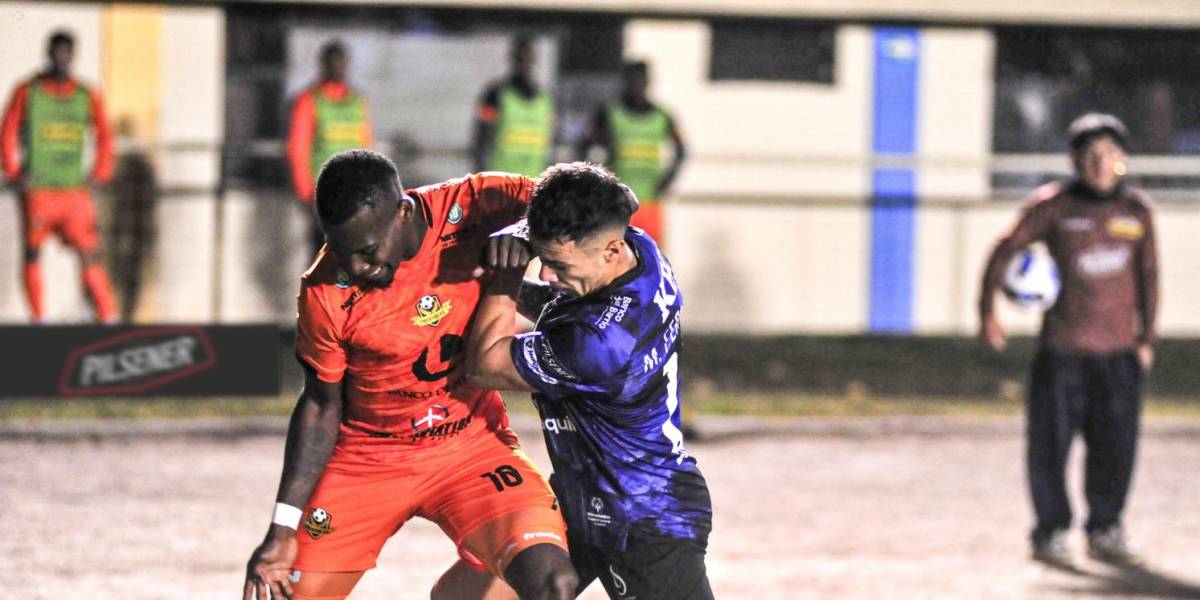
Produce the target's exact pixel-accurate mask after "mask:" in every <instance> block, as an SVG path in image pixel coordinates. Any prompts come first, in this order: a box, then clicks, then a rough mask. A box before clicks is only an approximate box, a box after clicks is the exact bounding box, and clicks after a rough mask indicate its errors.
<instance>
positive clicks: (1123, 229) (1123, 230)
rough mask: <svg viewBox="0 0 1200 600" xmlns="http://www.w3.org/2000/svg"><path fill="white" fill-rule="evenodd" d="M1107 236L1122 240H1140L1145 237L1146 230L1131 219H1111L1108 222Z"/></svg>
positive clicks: (1139, 222) (1126, 217) (1137, 221)
mask: <svg viewBox="0 0 1200 600" xmlns="http://www.w3.org/2000/svg"><path fill="white" fill-rule="evenodd" d="M1108 235H1111V236H1113V237H1115V238H1120V239H1123V240H1140V239H1142V236H1144V235H1146V228H1145V227H1144V226H1143V225H1142V222H1141V221H1139V220H1137V219H1135V218H1133V217H1128V216H1120V217H1113V218H1111V219H1109V220H1108Z"/></svg>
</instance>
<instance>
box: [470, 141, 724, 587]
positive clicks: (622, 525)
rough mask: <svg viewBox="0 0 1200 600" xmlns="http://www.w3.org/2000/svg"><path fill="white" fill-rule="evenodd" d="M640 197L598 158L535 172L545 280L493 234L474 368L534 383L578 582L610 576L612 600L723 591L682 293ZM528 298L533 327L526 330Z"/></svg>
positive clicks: (535, 230) (533, 238) (501, 383)
mask: <svg viewBox="0 0 1200 600" xmlns="http://www.w3.org/2000/svg"><path fill="white" fill-rule="evenodd" d="M631 196H632V192H629V191H628V188H626V187H625V186H623V185H622V184H621V183H620V182H619V181H618V180H617V178H616V177H615V176H613V175H612V174H611V173H609V172H608V171H607V170H605V169H603V168H601V167H598V166H594V165H590V164H586V163H570V164H560V165H556V166H553V167H551V168H549V169H548V170H546V172H544V173H543V174H542V175H541V177H539V178H538V180H537V182H536V184H535V187H534V192H533V200H532V202H531V204H530V207H529V216H528V234H527V235H528V240H529V242H530V247H531V248H532V251H533V254H535V255H536V256H537V257H538V258H540V259H541V261H542V266H541V272H540V278H541V280H542V281H543V282H544V283H545V284H544V285H530V282H524V285H523V282H522V273H523V271H524V268H523V267H524V265H525V263H526V262H527V260H528V259H527V257H525V256H520V252H519V250H520V247H519V245H517V244H515V243H514V244H509V245H505V246H503V248H505V249H507V250H501V251H499V252H497V251H496V250H495V248H496V247H497V246H496V245H493V246H492V247H491V248H492V249H493V250H492V254H493V255H492V256H491V257H489V259H488V261H487V262H488V264H491V265H494V266H496V267H498V268H497V269H496V270H495V271H494V272H493V274H492V280H491V282H490V284H489V285H488V289H487V291H486V292H485V295H484V297H483V299H482V300H481V301H480V304H479V307H478V309H477V311H476V314H475V323H474V326H473V330H472V333H471V336H470V338H469V340H468V367H467V369H468V378H469V379H470V380H471V382H472V384H473V385H476V386H480V387H482V388H490V389H501V390H523V391H530V392H533V400H534V403H535V404H536V405H537V408H538V412H539V413H540V415H541V419H542V429H543V432H544V434H545V437H546V445H547V448H548V450H549V453H550V461H551V463H552V464H553V467H554V475H553V476H552V477H551V485H552V486H553V487H554V491H555V494H556V495H557V496H558V499H559V502H560V503H561V506H562V509H563V516H564V517H565V519H566V521H567V529H568V545H569V547H570V552H571V561H572V562H573V563H574V565H575V568H576V570H577V571H578V572H579V578H580V587H579V591H582V590H583V589H584V588H585V587H587V586H588V585H589V584H590V583H591V582H592V581H594V580H595V579H597V578H599V579H600V580H601V582H602V583H603V585H604V588H605V590H606V591H607V592H608V595H609V597H610V598H614V599H616V598H634V597H636V598H642V599H647V600H649V599H651V598H653V599H656V600H661V599H676V598H678V599H703V598H712V590H711V588H710V586H709V582H708V576H707V574H706V572H705V567H704V554H705V549H706V547H707V542H708V534H709V531H710V530H711V529H712V502H711V500H710V498H709V493H708V485H707V484H706V483H705V480H704V476H703V475H701V473H700V469H699V468H698V467H697V466H696V460H695V459H694V458H692V457H691V456H689V455H688V453H687V451H686V450H684V446H683V433H682V432H681V421H680V406H679V389H680V386H679V354H678V350H679V331H680V327H679V317H680V309H681V308H682V307H683V298H682V296H681V294H680V292H679V285H678V284H677V283H676V281H675V275H674V273H673V272H672V271H671V265H670V263H668V262H667V259H666V257H664V256H663V255H662V253H661V252H660V251H659V249H658V247H657V246H656V245H655V243H654V241H653V240H652V239H651V238H650V237H649V236H648V235H646V234H645V233H644V232H642V231H641V230H639V229H636V228H633V227H629V218H630V215H631V213H632V212H633V206H636V202H634V203H631V202H630V200H631ZM512 233H513V232H512V231H508V232H506V234H510V235H511V234H512ZM517 237H519V235H518V236H517ZM497 254H499V256H497ZM504 267H508V268H504ZM517 311H520V312H521V313H522V314H524V315H526V316H527V317H529V318H530V319H531V320H534V321H535V322H536V327H535V329H534V331H532V332H530V333H526V334H521V335H516V336H514V335H513V332H514V331H515V330H516V324H515V315H516V313H517Z"/></svg>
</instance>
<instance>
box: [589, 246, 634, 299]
mask: <svg viewBox="0 0 1200 600" xmlns="http://www.w3.org/2000/svg"><path fill="white" fill-rule="evenodd" d="M624 248H625V249H624V251H623V252H621V255H620V256H619V257H617V260H615V261H613V265H612V269H610V270H609V272H608V274H607V276H606V277H605V278H604V280H603V281H601V282H600V284H599V285H597V286H596V288H595V289H594V290H592V291H596V290H600V289H604V288H606V287H608V286H609V285H610V284H612V282H614V281H616V280H618V279H620V278H621V277H623V276H624V275H625V274H626V273H628V272H630V271H632V270H634V269H636V268H637V266H638V257H637V253H636V252H634V251H633V247H632V246H630V245H629V243H628V242H626V243H625V246H624Z"/></svg>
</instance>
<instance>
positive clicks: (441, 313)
mask: <svg viewBox="0 0 1200 600" xmlns="http://www.w3.org/2000/svg"><path fill="white" fill-rule="evenodd" d="M450 308H451V306H450V303H449V302H446V303H445V304H443V303H442V300H441V298H438V297H437V296H435V295H433V294H425V295H424V296H421V299H420V300H417V316H415V317H413V318H412V322H413V325H416V326H417V327H437V326H438V325H439V324H440V323H441V322H442V319H445V318H446V315H448V314H450Z"/></svg>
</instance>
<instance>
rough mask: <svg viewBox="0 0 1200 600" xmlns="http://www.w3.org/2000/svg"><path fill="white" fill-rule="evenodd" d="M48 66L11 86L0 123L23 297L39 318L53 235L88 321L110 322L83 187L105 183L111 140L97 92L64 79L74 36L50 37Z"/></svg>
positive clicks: (107, 289)
mask: <svg viewBox="0 0 1200 600" xmlns="http://www.w3.org/2000/svg"><path fill="white" fill-rule="evenodd" d="M48 50H49V58H50V66H49V68H47V69H46V70H45V71H44V72H42V73H40V74H38V75H37V76H35V77H33V78H32V79H30V80H29V81H27V82H25V83H22V84H21V85H19V86H17V89H16V90H15V91H14V92H13V95H12V99H11V100H9V103H8V108H7V109H6V110H5V111H4V120H3V124H2V125H0V156H2V157H3V163H4V175H5V177H7V178H8V180H9V181H11V182H13V183H14V184H15V185H16V186H17V188H18V192H19V193H20V196H21V209H22V210H21V217H22V219H21V220H22V225H23V227H24V230H25V274H24V283H25V293H26V295H27V297H28V300H29V311H30V313H32V315H33V321H34V322H35V323H40V322H41V321H42V316H43V312H44V308H43V301H42V271H41V267H40V265H39V262H38V259H39V257H40V254H41V249H42V244H44V243H45V242H46V240H47V239H48V238H49V237H50V236H51V235H54V234H57V235H58V236H59V237H60V238H62V240H63V242H65V243H66V244H67V245H69V246H71V247H73V248H75V250H76V251H77V252H78V253H79V260H80V262H81V263H82V265H83V267H82V269H81V277H82V279H83V287H84V288H85V289H86V290H87V292H88V295H89V296H90V297H91V300H92V306H93V307H94V308H95V310H96V318H97V319H98V320H100V321H102V322H106V323H111V322H114V321H116V320H117V318H118V315H117V303H116V300H114V299H113V293H112V286H111V284H110V283H109V281H108V272H107V271H106V270H105V269H104V266H103V265H102V264H101V263H100V256H99V253H98V252H97V249H98V246H99V243H98V240H97V237H96V209H95V207H94V206H92V196H91V193H90V192H89V191H88V188H89V187H90V186H92V185H95V184H99V183H104V182H105V181H108V179H109V178H110V177H112V172H113V149H112V136H110V135H109V131H108V125H107V123H106V122H105V120H104V108H103V105H102V103H101V101H100V93H99V92H98V91H96V90H95V88H92V87H89V86H87V85H84V84H83V83H81V82H79V81H77V80H76V79H75V78H73V77H71V62H72V61H73V60H74V58H75V38H74V37H72V36H71V34H69V33H66V32H64V31H59V32H56V33H54V34H53V35H51V36H50V43H49V48H48ZM89 129H90V130H91V132H92V136H93V138H94V141H95V150H94V151H95V161H94V163H93V164H92V167H91V169H90V170H85V168H84V166H85V165H84V149H85V148H84V147H85V145H86V142H87V133H88V130H89Z"/></svg>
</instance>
